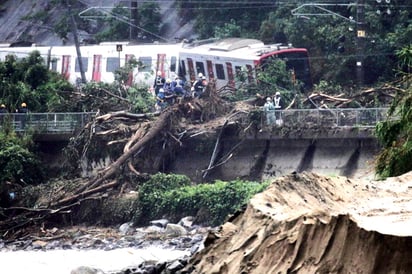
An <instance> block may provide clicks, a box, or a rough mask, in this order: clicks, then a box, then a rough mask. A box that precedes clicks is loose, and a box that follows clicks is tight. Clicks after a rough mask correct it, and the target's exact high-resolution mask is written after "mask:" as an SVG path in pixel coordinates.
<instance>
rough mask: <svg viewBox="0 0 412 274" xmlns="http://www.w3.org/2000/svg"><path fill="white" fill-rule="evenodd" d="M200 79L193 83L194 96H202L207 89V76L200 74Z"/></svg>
mask: <svg viewBox="0 0 412 274" xmlns="http://www.w3.org/2000/svg"><path fill="white" fill-rule="evenodd" d="M198 76H199V77H198V79H197V80H196V81H195V82H194V83H193V97H194V98H200V97H202V94H203V92H204V90H205V87H206V85H207V81H206V77H205V76H204V75H203V73H199V74H198Z"/></svg>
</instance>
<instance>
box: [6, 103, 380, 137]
mask: <svg viewBox="0 0 412 274" xmlns="http://www.w3.org/2000/svg"><path fill="white" fill-rule="evenodd" d="M387 112H388V108H345V109H289V110H274V111H269V112H264V111H263V110H262V127H272V126H282V125H293V126H294V127H375V126H376V124H377V123H378V122H379V121H383V120H385V119H386V118H387V115H386V114H387ZM94 115H95V113H94V112H73V113H70V112H67V113H27V114H25V113H0V128H1V127H2V126H3V123H4V122H5V121H7V120H8V121H10V122H11V123H12V124H13V126H14V129H15V131H17V132H22V131H25V130H33V131H35V132H36V133H43V134H53V133H55V134H64V133H71V132H74V131H75V130H76V129H78V128H82V127H83V126H84V125H85V124H86V123H87V122H88V121H90V120H91V118H92V117H93V116H94Z"/></svg>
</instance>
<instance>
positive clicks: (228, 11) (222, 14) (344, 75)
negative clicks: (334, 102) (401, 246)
mask: <svg viewBox="0 0 412 274" xmlns="http://www.w3.org/2000/svg"><path fill="white" fill-rule="evenodd" d="M384 2H385V1H382V2H381V3H377V2H376V1H366V4H365V9H364V10H365V23H366V24H365V29H366V38H365V39H364V44H365V48H364V53H363V56H364V61H363V63H364V70H365V84H367V85H373V84H376V83H377V82H385V81H386V82H388V81H392V80H393V79H394V77H396V74H395V71H394V69H395V68H396V66H397V60H396V56H395V52H396V51H397V50H399V49H401V48H403V47H405V46H407V45H409V44H410V37H411V36H412V24H411V18H412V14H411V9H410V8H409V9H408V8H403V7H408V6H409V4H410V3H409V1H408V0H398V1H391V3H390V4H387V3H386V2H385V3H384ZM302 4H307V1H305V0H297V1H292V2H281V3H275V2H273V1H266V0H263V1H259V2H257V3H256V2H253V3H250V2H249V1H246V0H239V1H229V2H227V1H222V2H219V3H218V2H207V1H193V0H182V1H179V2H178V7H179V10H180V14H181V16H182V17H183V18H187V19H194V20H195V30H196V32H197V33H198V34H199V36H200V38H209V37H213V36H215V37H227V36H228V35H239V36H240V37H248V38H257V39H260V40H262V41H264V42H266V43H283V44H288V43H291V44H292V45H293V46H295V47H304V48H307V49H308V51H309V54H310V56H311V57H312V58H311V68H312V73H313V80H314V83H318V82H319V81H321V80H323V81H327V82H331V83H332V84H334V85H335V84H338V85H341V86H342V87H345V88H348V87H349V88H350V87H352V86H353V85H355V84H356V83H355V81H356V77H355V76H354V71H355V69H356V68H355V66H356V61H357V57H356V55H357V53H356V52H357V42H356V39H357V38H356V36H357V32H356V23H355V22H354V21H350V17H352V18H356V14H357V9H356V5H353V4H351V5H347V6H344V5H339V6H338V5H335V6H333V5H331V6H326V7H324V8H326V9H328V10H330V11H331V12H333V13H335V14H338V15H340V16H341V17H338V16H309V17H308V16H301V17H298V16H294V15H292V10H293V9H296V8H298V7H299V6H300V5H302ZM387 9H389V10H390V14H388V13H387V12H386V10H387ZM377 10H380V14H378V13H377ZM300 11H301V12H302V13H305V12H306V13H319V12H320V13H323V12H322V11H321V10H319V9H316V8H313V7H312V8H311V7H308V6H307V7H304V8H302V9H301V10H300ZM324 14H325V13H324ZM329 15H332V14H331V13H330V14H329ZM345 18H346V19H345Z"/></svg>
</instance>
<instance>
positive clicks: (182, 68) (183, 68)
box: [179, 60, 186, 76]
mask: <svg viewBox="0 0 412 274" xmlns="http://www.w3.org/2000/svg"><path fill="white" fill-rule="evenodd" d="M179 70H180V71H179V75H180V76H185V75H186V65H185V61H184V60H182V61H181V62H180V67H179Z"/></svg>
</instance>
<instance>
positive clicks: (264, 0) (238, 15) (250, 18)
mask: <svg viewBox="0 0 412 274" xmlns="http://www.w3.org/2000/svg"><path fill="white" fill-rule="evenodd" d="M273 7H274V4H273V1H268V0H260V1H258V2H256V1H253V3H251V2H250V1H247V0H235V1H221V2H217V1H213V2H209V1H194V0H183V1H178V8H179V11H180V14H181V15H182V17H186V18H189V20H190V19H194V21H195V24H194V25H195V29H196V32H197V34H199V37H200V38H202V39H203V38H210V37H213V35H214V33H215V28H225V24H232V23H233V22H236V25H237V26H238V28H239V29H240V30H241V31H240V36H242V37H254V36H255V35H256V30H257V29H258V28H259V25H260V23H261V21H262V20H263V19H264V18H265V16H266V15H267V14H268V13H269V11H270V9H271V8H273ZM232 20H233V21H232Z"/></svg>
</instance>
